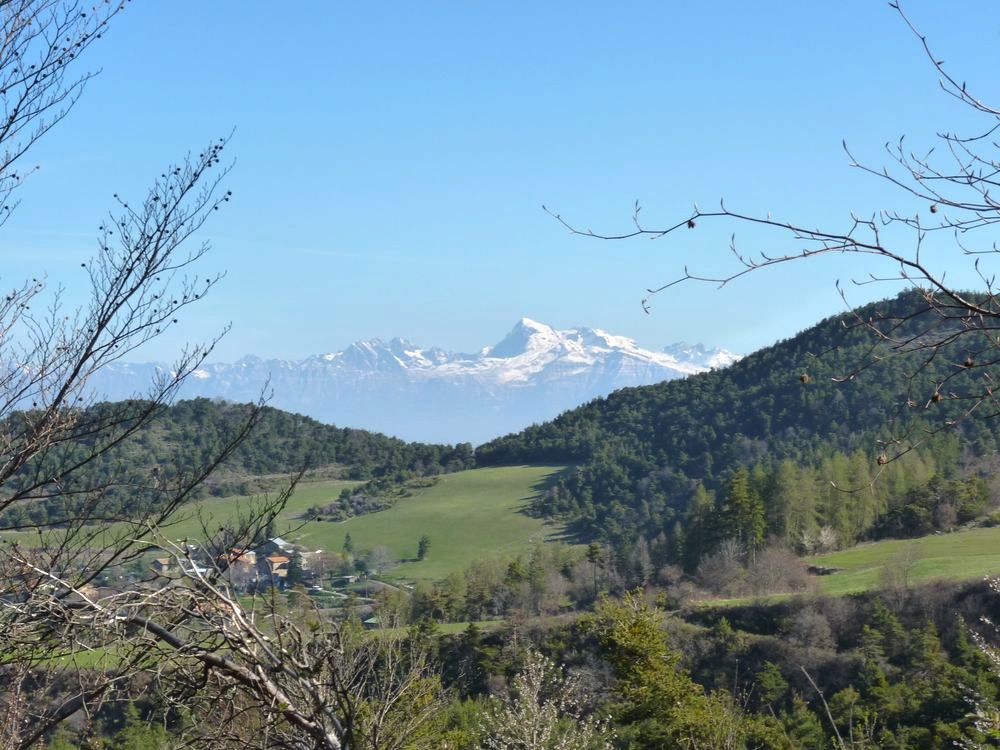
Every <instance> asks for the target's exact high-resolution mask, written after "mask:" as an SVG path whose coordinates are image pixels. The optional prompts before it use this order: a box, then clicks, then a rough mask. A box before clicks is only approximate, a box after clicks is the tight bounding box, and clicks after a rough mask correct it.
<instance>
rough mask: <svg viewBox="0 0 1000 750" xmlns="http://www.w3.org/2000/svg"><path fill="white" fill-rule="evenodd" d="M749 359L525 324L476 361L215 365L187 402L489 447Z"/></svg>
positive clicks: (378, 357)
mask: <svg viewBox="0 0 1000 750" xmlns="http://www.w3.org/2000/svg"><path fill="white" fill-rule="evenodd" d="M739 359H740V355H737V354H733V353H732V352H728V351H725V350H722V349H710V348H706V347H705V346H703V345H701V344H695V345H689V344H685V343H678V344H674V345H672V346H669V347H666V348H665V349H664V350H663V351H662V352H654V351H650V350H647V349H643V348H641V347H640V346H638V345H637V344H636V343H635V341H633V340H632V339H629V338H625V337H624V336H615V335H612V334H609V333H606V332H604V331H601V330H598V329H592V328H572V329H568V330H563V331H559V330H556V329H554V328H552V327H551V326H547V325H545V324H543V323H538V322H536V321H533V320H530V319H529V318H522V319H521V320H520V321H519V322H518V323H517V325H515V326H514V328H513V329H512V330H511V331H510V333H508V334H507V335H506V336H505V337H504V338H503V339H502V340H501V341H500V342H499V343H497V344H496V345H494V346H489V347H486V348H484V349H482V350H481V351H480V352H479V353H478V354H460V353H455V352H449V351H446V350H444V349H439V348H435V347H431V348H421V347H419V346H416V345H415V344H412V343H410V342H409V341H406V340H404V339H399V338H395V339H392V340H391V341H382V340H380V339H372V340H369V341H359V342H356V343H354V344H351V345H350V346H349V347H347V348H346V349H344V350H343V351H339V352H333V353H329V354H321V355H317V356H314V357H308V358H306V359H303V360H298V361H289V360H279V359H267V360H265V359H261V358H259V357H254V356H250V357H244V358H243V359H240V360H239V361H237V362H234V363H232V364H207V365H205V366H204V367H203V368H202V369H199V370H197V371H196V372H195V373H194V376H193V377H192V378H189V379H188V382H187V383H186V384H185V386H184V389H183V391H182V392H181V396H182V397H184V398H192V397H195V396H208V397H222V398H225V399H228V400H231V401H248V400H251V399H254V398H256V397H257V395H258V394H259V393H260V390H261V388H262V387H263V386H264V384H265V383H269V387H270V389H271V390H272V391H273V394H274V395H273V398H272V400H271V402H270V403H271V405H272V406H275V407H277V408H280V409H285V410H288V411H295V412H299V413H302V414H306V415H308V416H310V417H313V418H314V419H318V420H320V421H323V422H330V423H334V424H337V425H340V426H347V427H357V428H363V429H367V430H375V431H378V432H384V433H386V434H389V435H394V436H397V437H401V438H404V439H407V440H419V441H423V442H445V443H456V442H472V443H481V442H483V441H486V440H489V439H490V438H494V437H496V436H498V435H502V434H505V433H508V432H512V431H516V430H520V429H523V428H524V427H527V426H528V425H530V424H533V423H537V422H542V421H544V420H547V419H551V418H552V417H554V416H556V415H557V414H559V413H560V412H562V411H565V410H566V409H571V408H573V407H575V406H579V405H580V404H582V403H585V402H587V401H589V400H591V399H594V398H597V397H599V396H604V395H607V394H608V393H611V392H612V391H615V390H617V389H619V388H623V387H626V386H637V385H649V384H652V383H658V382H661V381H664V380H671V379H674V378H679V377H684V376H686V375H691V374H694V373H698V372H704V371H706V370H710V369H716V368H720V367H725V366H726V365H729V364H731V363H733V362H736V361H737V360H739ZM166 367H167V365H164V364H162V363H148V364H117V365H115V366H113V367H108V368H105V369H104V370H102V371H101V374H100V377H99V378H95V380H94V382H93V383H92V386H93V388H94V390H95V392H96V393H97V394H99V395H100V396H101V397H102V398H109V399H121V398H127V397H130V396H132V395H134V394H135V393H137V392H139V393H141V392H142V391H143V389H144V387H145V386H146V384H148V383H149V382H150V379H151V378H152V377H153V376H154V375H155V374H156V372H157V371H162V370H164V369H165V368H166Z"/></svg>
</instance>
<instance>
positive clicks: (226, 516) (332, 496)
mask: <svg viewBox="0 0 1000 750" xmlns="http://www.w3.org/2000/svg"><path fill="white" fill-rule="evenodd" d="M359 484H362V483H361V482H351V481H345V480H326V481H322V482H302V483H300V484H299V486H298V487H297V488H296V489H295V494H294V495H292V496H291V497H290V498H289V499H288V503H287V504H286V505H285V510H284V511H283V512H282V514H281V515H280V516H279V517H278V519H277V521H276V522H275V529H276V531H277V532H278V533H279V534H283V533H285V532H286V531H288V529H289V528H294V526H296V525H298V522H297V521H296V519H297V518H298V517H299V516H300V515H301V514H302V513H303V512H304V511H306V510H308V509H309V508H311V507H312V506H314V505H326V504H327V503H329V502H330V501H332V500H336V499H337V496H338V495H340V493H341V492H342V491H343V490H344V489H345V488H347V487H356V486H357V485H359ZM250 503H251V499H250V498H248V497H245V496H242V495H238V496H233V497H219V498H211V499H208V500H199V501H198V502H196V503H193V504H192V505H191V507H190V508H185V509H183V510H182V511H181V514H180V516H181V520H178V521H177V522H175V523H172V524H171V525H170V527H169V529H168V530H167V532H166V533H167V536H169V537H170V538H171V539H184V538H185V537H186V538H189V539H199V538H201V537H203V536H204V534H203V532H202V521H204V522H205V527H206V528H208V529H209V530H210V531H211V530H212V529H213V528H215V527H218V526H221V525H223V524H225V523H228V522H229V521H232V520H234V519H235V518H236V517H237V516H238V515H239V514H240V513H241V512H244V511H245V510H246V509H247V508H248V507H249V505H250ZM199 516H200V517H201V518H199Z"/></svg>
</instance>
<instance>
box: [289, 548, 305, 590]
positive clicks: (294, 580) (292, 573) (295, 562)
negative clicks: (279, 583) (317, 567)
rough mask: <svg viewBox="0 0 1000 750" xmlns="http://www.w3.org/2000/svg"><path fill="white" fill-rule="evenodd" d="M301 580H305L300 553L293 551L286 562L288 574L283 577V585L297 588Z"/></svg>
mask: <svg viewBox="0 0 1000 750" xmlns="http://www.w3.org/2000/svg"><path fill="white" fill-rule="evenodd" d="M303 580H305V569H304V568H303V567H302V553H301V552H299V551H298V550H295V551H293V552H292V556H291V557H290V558H289V560H288V574H287V575H286V576H285V583H286V584H287V585H289V586H297V585H298V584H300V583H302V581H303Z"/></svg>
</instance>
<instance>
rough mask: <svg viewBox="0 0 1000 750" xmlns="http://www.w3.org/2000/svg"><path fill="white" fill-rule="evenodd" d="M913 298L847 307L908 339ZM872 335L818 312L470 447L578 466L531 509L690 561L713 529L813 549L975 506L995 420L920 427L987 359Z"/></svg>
mask: <svg viewBox="0 0 1000 750" xmlns="http://www.w3.org/2000/svg"><path fill="white" fill-rule="evenodd" d="M921 304H922V303H921V300H920V297H919V295H917V294H915V293H907V294H902V295H900V296H899V297H897V298H895V299H892V300H887V301H885V302H881V303H878V304H876V305H872V306H870V307H867V308H864V309H862V310H859V311H858V315H859V316H860V318H861V319H863V320H867V319H869V318H871V319H874V320H883V321H886V323H885V324H884V327H887V326H891V325H895V326H897V327H896V328H895V330H894V335H895V336H897V337H903V338H906V337H910V336H917V338H916V341H918V342H919V341H920V338H919V336H920V334H921V333H922V331H923V330H924V329H925V328H926V327H927V326H928V324H929V323H930V322H931V321H930V320H929V319H928V316H927V315H925V314H914V313H918V311H919V310H921V309H922V308H921ZM931 314H932V315H933V313H931ZM875 344H876V337H875V335H874V334H873V332H872V330H870V329H869V327H867V326H865V325H858V318H857V317H855V316H853V315H845V316H839V317H833V318H829V319H827V320H824V321H822V322H821V323H819V324H817V325H815V326H813V327H812V328H809V329H808V330H806V331H804V332H802V333H800V334H799V335H797V336H795V337H793V338H791V339H789V340H786V341H783V342H780V343H778V344H776V345H774V346H771V347H768V348H766V349H763V350H761V351H759V352H757V353H755V354H753V355H751V356H748V357H746V358H745V359H744V360H742V361H741V362H738V363H736V364H734V365H732V366H731V367H728V368H726V369H723V370H717V371H713V372H709V373H705V374H701V375H696V376H693V377H690V378H687V379H685V380H682V381H673V382H665V383H661V384H659V385H655V386H648V387H643V388H630V389H624V390H621V391H618V392H616V393H614V394H612V395H611V396H609V397H608V398H605V399H598V400H596V401H593V402H591V403H589V404H587V405H585V406H582V407H580V408H578V409H575V410H573V411H570V412H567V413H566V414H563V415H562V416H560V417H559V418H557V419H555V420H553V421H551V422H548V423H545V424H542V425H537V426H533V427H531V428H529V429H527V430H524V431H523V432H521V433H518V434H516V435H509V436H506V437H503V438H499V439H497V440H495V441H492V442H490V443H488V444H486V445H484V446H482V447H480V448H479V450H478V451H477V461H478V463H479V465H481V466H486V465H494V464H505V463H529V462H552V463H555V462H561V463H573V464H576V469H575V470H574V471H573V472H572V473H570V474H569V475H567V476H566V477H565V478H563V479H562V480H561V481H560V482H559V483H558V484H557V486H555V487H554V488H553V489H552V490H551V491H549V492H548V493H547V494H546V495H545V496H544V497H543V498H541V499H540V500H539V501H538V502H536V504H535V511H536V512H538V513H541V514H544V515H550V516H562V517H568V518H571V519H575V520H576V521H577V522H578V524H579V527H580V529H581V531H583V532H584V533H587V534H590V535H594V536H597V537H600V538H603V539H604V540H605V541H608V542H611V543H615V544H617V545H628V544H630V543H633V542H635V541H636V540H637V538H638V537H640V536H642V537H645V538H646V539H649V540H653V539H654V538H655V539H659V541H660V542H661V548H663V547H669V548H670V552H669V553H666V557H667V559H669V560H672V561H674V562H684V563H686V564H688V565H692V564H694V563H696V562H697V559H698V558H699V557H700V556H702V555H703V554H705V553H706V552H709V551H711V550H712V549H714V548H715V547H717V546H718V545H719V544H720V543H721V541H722V540H724V539H733V538H735V539H737V540H738V541H740V542H741V543H743V544H744V545H748V544H749V545H750V546H754V545H757V544H759V543H760V542H761V541H762V540H763V539H764V537H765V536H769V535H774V536H779V537H784V538H785V539H786V540H787V541H789V542H791V543H793V544H795V545H796V546H799V547H800V548H804V549H822V548H825V547H833V546H839V545H843V544H848V543H852V542H854V541H856V540H858V539H859V538H862V537H864V536H869V535H879V534H885V535H888V534H893V533H897V532H898V533H902V534H904V535H906V534H916V533H927V531H928V529H932V528H938V527H947V526H949V525H953V524H955V523H958V522H961V521H963V520H968V519H969V518H971V517H974V516H976V515H977V514H979V513H981V512H983V510H984V509H985V508H986V506H987V505H988V504H989V501H990V498H989V488H988V487H987V485H986V483H985V482H984V481H983V480H982V479H981V478H977V476H976V471H975V469H976V468H977V466H979V467H980V468H981V463H979V464H977V461H978V462H981V461H982V460H984V459H983V458H982V457H984V456H986V455H987V454H988V453H989V452H991V451H992V450H993V449H994V448H995V446H996V437H997V424H996V420H989V419H975V418H970V419H966V420H960V421H959V423H958V424H957V425H955V426H953V427H948V428H947V429H943V430H940V431H939V432H938V434H936V435H935V436H933V437H931V436H930V435H929V432H934V431H935V429H936V428H938V427H941V426H943V425H944V424H945V423H946V421H947V420H949V419H956V418H958V417H959V416H960V415H961V414H962V413H963V411H964V410H966V409H967V408H968V405H969V402H968V400H967V398H966V397H967V395H968V393H969V389H975V388H978V387H979V386H978V385H976V383H979V382H982V381H981V380H978V379H981V378H982V377H983V374H984V372H985V370H982V369H980V368H979V366H978V363H977V362H975V361H973V360H970V359H969V358H970V356H971V355H970V353H969V352H968V351H967V350H966V349H965V348H962V349H959V348H958V347H956V346H954V345H950V346H946V347H944V348H941V349H939V350H938V352H937V356H936V357H934V358H932V359H931V361H929V362H926V360H927V359H928V351H927V350H926V349H924V350H918V351H913V352H911V353H908V354H899V353H896V352H892V351H890V350H889V347H888V345H882V346H880V347H878V348H876V349H875V350H874V351H873V349H872V347H873V346H874V345H875ZM968 345H969V343H968V340H967V339H966V340H964V343H963V347H965V346H968ZM956 363H958V364H956ZM868 365H870V366H868ZM921 365H926V366H923V367H921ZM858 368H860V372H857V373H856V377H853V378H849V379H847V380H846V381H844V382H835V379H837V381H839V380H840V378H842V376H844V375H846V374H849V373H852V372H854V371H855V370H857V369H858ZM963 368H964V371H962V372H961V373H959V374H960V375H961V378H960V379H958V380H956V379H955V378H954V375H955V374H956V370H957V369H959V370H962V369H963ZM949 377H951V378H952V379H951V380H950V381H946V379H947V378H949ZM935 394H937V395H935ZM896 438H902V439H901V440H900V441H899V442H894V439H896ZM960 444H961V449H960V448H959V445H960ZM908 446H914V449H913V450H912V451H910V452H909V453H907V454H906V455H904V456H902V457H901V458H898V459H896V458H895V457H896V455H897V454H898V453H899V452H901V451H902V450H903V449H904V448H906V447H908ZM876 476H878V477H879V479H878V481H877V482H874V483H872V480H873V479H874V478H875V477H876ZM946 480H950V481H946ZM869 485H871V486H870V487H869ZM846 490H856V491H846ZM896 527H902V528H896Z"/></svg>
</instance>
